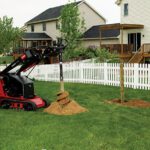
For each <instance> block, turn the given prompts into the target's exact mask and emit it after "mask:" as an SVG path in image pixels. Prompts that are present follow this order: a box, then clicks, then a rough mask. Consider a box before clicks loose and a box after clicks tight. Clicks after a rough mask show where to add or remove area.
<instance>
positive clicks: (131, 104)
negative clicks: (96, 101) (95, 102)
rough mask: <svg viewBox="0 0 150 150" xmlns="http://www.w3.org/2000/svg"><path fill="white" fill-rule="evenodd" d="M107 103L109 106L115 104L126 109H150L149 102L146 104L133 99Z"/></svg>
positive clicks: (114, 100)
mask: <svg viewBox="0 0 150 150" xmlns="http://www.w3.org/2000/svg"><path fill="white" fill-rule="evenodd" d="M107 102H108V103H109V104H113V103H115V104H119V105H123V106H128V107H138V108H150V102H146V101H144V100H141V99H133V100H128V101H124V102H121V100H120V99H113V100H110V101H107Z"/></svg>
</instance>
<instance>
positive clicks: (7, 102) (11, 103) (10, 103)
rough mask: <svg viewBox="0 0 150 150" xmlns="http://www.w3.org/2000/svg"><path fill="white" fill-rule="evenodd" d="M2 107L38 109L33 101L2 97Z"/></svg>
mask: <svg viewBox="0 0 150 150" xmlns="http://www.w3.org/2000/svg"><path fill="white" fill-rule="evenodd" d="M0 108H2V109H17V110H19V109H20V110H25V111H36V109H37V107H36V105H35V104H34V103H33V102H30V101H25V100H24V101H20V100H17V99H4V98H3V99H0Z"/></svg>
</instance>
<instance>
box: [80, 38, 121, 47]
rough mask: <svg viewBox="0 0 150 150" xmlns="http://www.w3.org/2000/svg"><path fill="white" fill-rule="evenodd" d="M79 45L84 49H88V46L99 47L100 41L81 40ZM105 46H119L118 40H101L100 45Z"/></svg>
mask: <svg viewBox="0 0 150 150" xmlns="http://www.w3.org/2000/svg"><path fill="white" fill-rule="evenodd" d="M81 44H82V46H83V47H84V48H88V47H90V46H95V47H100V39H93V40H92V39H90V40H82V42H81ZM105 44H119V39H109V40H102V45H105Z"/></svg>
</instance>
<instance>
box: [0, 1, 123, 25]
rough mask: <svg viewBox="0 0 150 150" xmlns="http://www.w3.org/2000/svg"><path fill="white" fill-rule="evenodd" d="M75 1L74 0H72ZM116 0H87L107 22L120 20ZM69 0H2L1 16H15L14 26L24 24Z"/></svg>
mask: <svg viewBox="0 0 150 150" xmlns="http://www.w3.org/2000/svg"><path fill="white" fill-rule="evenodd" d="M71 1H73V0H71ZM115 1H116V0H86V2H87V3H89V4H90V5H91V6H92V7H93V8H95V10H97V11H98V12H99V13H100V14H101V15H102V16H104V17H105V18H106V19H107V23H117V22H120V8H119V7H118V6H117V5H116V4H115ZM67 2H68V0H0V17H2V16H5V15H7V16H8V17H13V18H14V26H19V27H21V26H23V25H24V23H25V22H27V21H28V20H30V19H32V18H33V17H35V16H36V15H38V14H39V13H41V12H43V11H45V10H46V9H48V8H51V7H55V6H59V5H63V4H66V3H67Z"/></svg>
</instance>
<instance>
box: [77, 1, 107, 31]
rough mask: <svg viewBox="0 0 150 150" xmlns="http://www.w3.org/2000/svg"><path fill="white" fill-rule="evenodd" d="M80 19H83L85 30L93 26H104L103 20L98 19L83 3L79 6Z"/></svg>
mask: <svg viewBox="0 0 150 150" xmlns="http://www.w3.org/2000/svg"><path fill="white" fill-rule="evenodd" d="M79 12H80V17H81V18H84V20H85V26H86V29H89V28H90V27H92V26H94V25H100V24H105V23H106V22H105V20H104V19H103V18H102V17H100V16H99V15H98V14H97V13H96V12H95V11H93V10H92V9H91V8H90V7H89V6H88V5H86V4H85V3H81V4H80V5H79Z"/></svg>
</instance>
